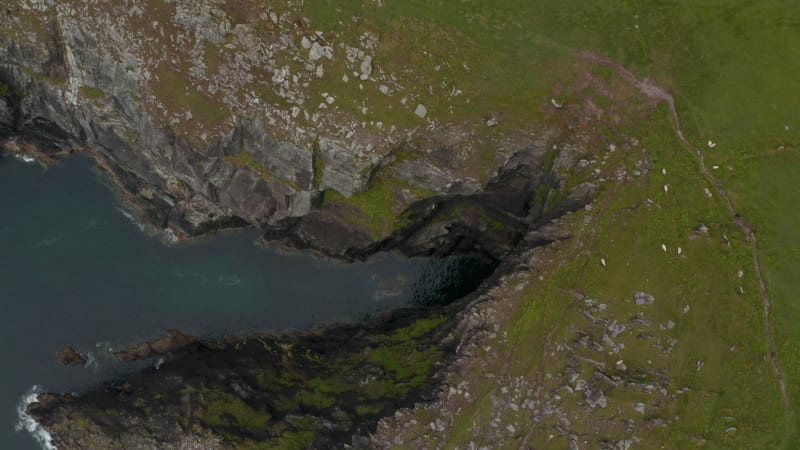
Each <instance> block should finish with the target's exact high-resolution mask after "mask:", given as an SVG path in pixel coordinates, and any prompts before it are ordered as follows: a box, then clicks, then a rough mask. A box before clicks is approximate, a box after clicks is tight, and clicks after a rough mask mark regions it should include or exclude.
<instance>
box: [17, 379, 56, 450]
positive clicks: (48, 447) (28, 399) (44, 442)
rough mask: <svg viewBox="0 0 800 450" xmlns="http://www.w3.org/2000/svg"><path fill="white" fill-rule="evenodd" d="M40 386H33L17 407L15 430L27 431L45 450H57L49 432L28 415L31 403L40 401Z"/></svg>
mask: <svg viewBox="0 0 800 450" xmlns="http://www.w3.org/2000/svg"><path fill="white" fill-rule="evenodd" d="M39 392H41V389H40V388H39V386H35V385H34V386H33V387H32V388H31V389H30V390H29V391H28V393H27V394H25V395H24V396H23V397H22V400H21V401H20V404H19V406H18V407H17V424H16V425H15V426H14V429H15V430H17V431H23V430H25V431H27V432H28V433H30V434H31V435H32V436H33V438H34V439H35V440H36V442H38V443H39V445H41V446H42V448H43V449H45V450H56V446H55V444H53V437H52V436H50V433H48V432H47V430H45V429H44V428H43V427H42V426H41V425H39V422H37V421H35V420H33V417H31V416H30V414H28V412H27V409H28V406H30V404H31V403H36V402H37V401H38V400H39Z"/></svg>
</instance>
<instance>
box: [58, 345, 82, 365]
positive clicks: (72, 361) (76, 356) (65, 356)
mask: <svg viewBox="0 0 800 450" xmlns="http://www.w3.org/2000/svg"><path fill="white" fill-rule="evenodd" d="M56 358H57V359H58V362H60V363H61V364H63V365H65V366H73V367H83V366H85V365H86V362H87V359H86V357H85V356H83V355H81V354H80V353H78V351H77V350H75V349H74V348H72V347H67V348H65V349H63V350H61V351H60V352H58V355H56Z"/></svg>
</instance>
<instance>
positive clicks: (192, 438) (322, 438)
mask: <svg viewBox="0 0 800 450" xmlns="http://www.w3.org/2000/svg"><path fill="white" fill-rule="evenodd" d="M348 20H349V21H351V22H352V23H350V24H349V26H347V27H344V28H337V29H336V30H338V31H330V30H325V31H323V30H322V29H319V28H317V26H316V24H315V23H314V22H313V21H312V20H311V19H310V18H308V17H305V16H304V15H303V10H302V8H300V7H297V6H293V5H291V4H289V3H288V2H278V3H275V4H273V3H268V4H267V3H263V2H248V1H244V0H243V1H225V2H223V1H212V0H201V1H184V0H177V1H166V0H148V1H145V2H127V1H126V2H115V3H113V4H108V3H107V2H88V1H81V0H71V1H64V2H50V1H46V0H13V1H11V2H10V3H9V4H8V5H6V6H4V7H3V8H2V9H0V87H1V89H0V94H2V95H0V135H2V137H3V142H2V146H3V149H4V150H5V151H7V152H14V153H22V154H25V153H29V154H32V155H35V156H38V157H40V158H43V159H47V158H51V157H57V156H58V155H61V154H64V153H69V152H73V151H88V152H91V153H92V154H93V155H94V157H95V158H96V160H97V162H98V165H99V166H100V167H101V168H102V169H103V170H105V171H106V172H107V174H108V178H109V180H111V181H112V182H114V184H115V185H116V187H117V188H118V189H119V190H120V192H121V194H122V197H123V198H124V200H125V201H126V204H127V205H128V207H129V208H130V209H132V210H134V211H135V212H136V214H137V215H138V216H139V217H140V218H141V219H143V220H144V221H145V222H147V223H149V224H151V225H152V226H153V228H154V229H155V230H158V231H164V232H168V233H170V234H171V235H176V236H178V237H179V238H188V237H194V236H200V235H203V234H205V233H208V232H212V231H215V230H220V229H224V228H230V227H259V228H262V229H263V230H264V232H265V235H264V238H265V239H267V240H275V239H281V240H283V241H284V242H286V243H287V244H289V245H290V246H292V247H295V248H302V249H310V250H314V251H318V252H322V253H325V254H327V255H331V256H335V257H339V258H343V259H359V258H362V257H365V256H367V255H369V254H371V253H374V252H376V251H382V250H399V251H402V252H404V253H406V254H408V255H431V256H444V255H449V254H454V253H477V254H480V255H483V256H485V257H486V258H488V259H492V260H495V261H501V260H504V258H505V259H506V264H507V265H508V267H513V266H514V264H515V261H516V260H514V259H509V258H508V255H513V254H516V253H519V252H521V251H522V249H524V248H529V247H532V246H536V245H541V244H544V243H548V242H552V241H554V240H557V239H560V238H562V237H563V236H562V235H561V234H560V233H558V232H552V230H551V231H550V232H540V231H538V228H539V227H541V226H543V225H546V224H548V223H549V222H550V220H551V219H553V218H556V217H559V216H561V215H563V214H565V213H567V212H569V211H572V210H575V209H577V208H580V207H582V206H583V205H585V204H586V203H587V202H588V201H589V199H591V198H592V196H593V195H594V194H595V191H596V189H597V187H596V185H595V184H594V183H592V182H591V181H590V180H592V178H593V176H594V173H593V172H591V171H590V170H589V169H586V166H580V165H579V166H578V169H575V164H576V162H577V160H578V159H580V157H582V156H583V154H584V152H585V149H584V148H583V147H581V146H580V145H576V146H568V145H562V146H555V145H552V143H551V137H552V133H553V132H554V131H553V129H542V128H538V129H537V128H535V127H534V126H533V125H532V124H528V123H526V119H524V118H519V117H513V116H509V115H504V112H503V111H489V110H481V109H477V108H475V107H474V106H473V105H474V104H475V103H478V101H477V97H479V96H480V93H472V94H470V93H464V92H463V91H462V90H461V89H460V88H459V87H458V82H457V79H458V77H459V76H462V75H463V74H462V75H453V74H454V73H455V72H459V71H461V72H469V71H470V68H469V67H468V65H467V64H466V63H462V64H458V63H456V61H455V60H451V59H448V57H446V56H444V55H439V56H440V58H438V59H437V58H428V57H427V53H425V55H426V58H421V57H419V55H416V54H415V55H414V57H413V58H412V59H413V60H414V61H416V62H417V65H416V66H414V67H408V65H406V64H399V63H397V62H396V61H395V60H393V59H390V58H389V57H388V55H390V54H391V53H392V52H397V51H398V49H397V44H396V42H393V41H391V40H389V41H388V42H387V40H386V39H384V35H383V34H382V33H380V32H378V31H376V30H375V25H374V24H369V23H362V22H361V21H360V16H358V15H354V16H350V17H348ZM450 45H452V43H450ZM464 45H465V46H468V42H465V43H464ZM451 48H454V47H451ZM400 51H405V50H402V49H401V50H400ZM462 66H463V68H462ZM463 76H466V75H463ZM433 78H436V79H435V80H434V79H433ZM473 99H476V100H474V101H473ZM554 104H555V103H554ZM538 107H539V106H537V108H538ZM557 107H558V108H561V106H560V105H558V106H557ZM458 108H461V110H463V112H462V113H459V114H454V112H453V111H454V109H458ZM557 128H558V127H555V129H557ZM561 131H562V132H564V130H561ZM581 169H585V170H583V172H581V171H580V170H581ZM576 170H578V172H576ZM576 174H577V175H576ZM520 243H523V244H524V245H523V246H522V247H520V246H519V244H520ZM488 287H489V286H487V288H488ZM455 311H456V310H455V309H446V310H444V311H441V310H436V311H430V310H428V311H424V314H423V312H419V311H418V312H416V313H415V314H413V315H412V316H413V320H412V319H409V318H408V317H405V318H404V319H403V320H400V321H399V322H398V321H392V320H390V321H389V323H390V325H387V323H386V322H381V323H378V324H373V325H369V326H366V327H350V328H347V327H346V328H340V329H336V330H330V331H327V332H324V333H322V334H317V335H313V336H303V337H287V336H283V337H270V338H263V337H261V338H250V339H245V340H244V341H243V342H241V343H239V344H236V343H227V344H222V346H219V345H218V344H215V343H199V344H196V345H193V346H191V348H190V349H189V350H185V351H183V352H182V353H179V354H178V355H176V356H175V359H174V361H173V362H170V363H167V364H166V365H164V366H163V368H162V369H161V371H160V372H159V371H152V372H146V373H142V374H140V375H137V376H136V377H135V378H134V379H132V380H130V381H129V382H128V383H124V384H121V385H116V386H114V387H110V388H107V389H102V390H99V391H96V392H93V393H91V394H88V395H87V396H85V397H82V398H79V399H76V398H73V397H62V396H51V395H47V396H42V397H41V398H40V403H39V404H37V405H33V406H32V407H31V409H30V411H31V413H32V414H33V415H34V416H35V417H36V418H37V419H38V420H40V421H41V423H42V424H44V426H45V427H46V428H48V429H49V430H51V431H52V432H53V433H54V436H55V440H56V442H57V443H58V444H59V445H61V446H63V447H65V448H73V447H75V448H83V447H98V448H100V447H114V446H120V445H140V446H141V445H144V446H154V447H169V446H172V447H175V448H184V447H192V446H197V445H200V446H203V448H212V447H213V446H218V447H220V448H227V447H233V446H242V445H243V446H248V445H255V443H256V442H270V443H271V444H270V445H272V444H274V445H278V444H281V445H283V444H286V445H294V444H297V443H298V442H299V443H300V444H298V445H316V446H324V447H327V446H330V445H334V444H335V443H342V442H349V441H350V436H351V435H352V434H358V433H364V432H369V430H370V428H371V427H374V425H375V423H376V422H377V420H378V419H379V418H380V417H382V416H385V415H388V414H390V413H392V412H393V411H394V410H395V409H397V408H398V407H400V406H409V405H411V404H413V402H414V401H417V400H421V399H426V398H430V397H431V396H432V395H433V392H435V389H436V386H437V384H436V383H437V380H439V378H437V377H436V376H435V374H436V373H437V370H438V366H437V365H436V363H435V361H437V360H444V358H445V357H446V355H447V354H448V352H449V351H451V350H452V347H453V346H455V345H457V343H458V340H457V337H458V336H457V334H456V335H454V334H452V333H451V332H452V331H453V330H457V328H455V327H456V326H457V325H458V324H459V323H461V321H458V320H450V319H448V317H452V315H453V314H454V313H455ZM431 315H433V317H434V319H431V318H430V317H431ZM426 317H427V318H426ZM462 331H463V330H462ZM448 336H449V337H448ZM443 340H444V341H443ZM443 342H444V343H443ZM408 358H411V359H410V360H407V359H408ZM397 361H401V363H400V364H401V365H403V364H408V367H402V366H398V362H397ZM343 369H346V370H348V371H352V372H350V373H348V374H347V377H345V378H346V379H342V378H341V373H339V372H341V371H342V370H343ZM334 372H335V373H334ZM315 374H316V375H315ZM276 389H277V390H276ZM341 405H344V406H341ZM348 408H349V409H348ZM156 424H159V425H157V426H156ZM154 427H155V428H154ZM284 441H285V442H284ZM293 443H294V444H293Z"/></svg>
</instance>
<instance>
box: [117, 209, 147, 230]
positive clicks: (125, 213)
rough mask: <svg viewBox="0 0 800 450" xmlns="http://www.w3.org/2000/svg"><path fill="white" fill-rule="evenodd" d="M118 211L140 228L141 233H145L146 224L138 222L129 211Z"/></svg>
mask: <svg viewBox="0 0 800 450" xmlns="http://www.w3.org/2000/svg"><path fill="white" fill-rule="evenodd" d="M117 211H119V212H121V213H122V215H123V216H125V217H126V218H127V219H128V220H130V221H131V222H133V224H134V225H136V227H138V228H139V231H144V229H145V226H144V224H143V223H141V222H139V221H138V220H136V217H134V216H133V214H131V213H129V212H128V211H125V210H124V209H122V208H117Z"/></svg>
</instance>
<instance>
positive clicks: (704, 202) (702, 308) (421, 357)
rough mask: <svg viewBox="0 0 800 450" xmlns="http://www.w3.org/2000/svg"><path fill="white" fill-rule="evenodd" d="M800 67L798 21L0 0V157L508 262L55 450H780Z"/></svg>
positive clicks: (189, 381)
mask: <svg viewBox="0 0 800 450" xmlns="http://www.w3.org/2000/svg"><path fill="white" fill-rule="evenodd" d="M798 74H800V5H799V4H798V3H797V2H796V1H795V0H785V1H784V0H774V1H769V2H752V1H744V0H707V1H696V0H676V1H670V2H664V1H639V2H626V1H621V0H596V1H591V2H589V1H575V0H562V1H546V0H526V1H522V0H506V1H503V2H497V1H490V0H441V1H427V0H425V1H423V0H402V1H401V0H278V1H257V0H192V1H189V0H173V1H170V0H143V1H123V0H120V1H110V2H104V1H99V2H98V1H88V0H87V1H83V0H63V1H58V2H51V1H47V0H8V1H7V2H6V4H4V5H3V6H2V8H0V98H2V102H0V135H2V136H5V138H4V141H3V142H4V144H3V150H4V151H6V152H19V153H28V154H33V155H37V156H39V157H41V158H50V157H57V156H58V154H60V152H62V151H72V150H80V151H90V152H92V153H93V155H94V156H95V157H96V159H97V160H98V163H99V165H100V166H101V167H102V168H103V169H104V170H105V171H106V172H107V173H108V177H109V179H110V180H112V181H113V182H114V183H115V184H116V185H117V186H118V188H119V189H120V192H121V193H122V196H123V198H124V199H125V200H126V201H127V202H128V203H129V204H130V205H131V206H132V207H134V208H135V209H136V210H137V211H138V213H139V214H140V215H141V217H142V218H144V219H147V220H148V222H149V223H151V224H152V226H153V227H154V229H160V230H166V229H169V230H171V231H172V232H174V233H175V234H177V235H178V236H180V237H192V236H198V235H202V234H205V233H207V232H210V231H214V230H218V229H222V228H230V227H244V226H258V227H262V228H263V229H264V230H265V239H277V238H280V239H285V240H286V242H288V243H289V244H290V245H292V246H294V247H297V248H308V249H311V250H314V251H319V252H322V253H325V254H328V255H331V256H334V257H339V258H344V259H360V258H363V257H365V256H367V255H369V254H371V253H373V252H376V251H380V250H399V251H401V252H404V253H406V254H408V255H435V256H442V255H447V254H452V253H477V254H480V255H482V256H484V257H486V258H487V259H491V260H493V261H495V262H498V263H499V266H498V269H497V273H496V274H495V275H494V276H493V277H490V278H489V279H488V280H487V281H486V282H484V284H483V286H482V287H481V288H480V289H479V290H478V291H477V292H475V293H474V294H473V295H471V296H470V297H468V298H466V299H465V300H464V301H462V302H460V303H459V304H457V305H452V306H450V307H446V308H429V309H420V310H414V311H412V312H406V313H403V314H401V315H400V316H399V317H390V318H384V319H383V320H382V321H380V322H378V323H370V324H364V325H359V326H356V327H355V328H347V327H346V328H341V329H337V328H333V329H328V330H325V331H320V332H319V333H317V334H313V335H304V336H277V337H261V338H257V337H253V338H242V339H241V340H240V341H239V342H236V343H235V342H225V343H207V342H206V343H201V344H193V345H191V346H190V347H188V348H185V349H184V350H182V351H177V352H175V353H174V354H173V355H172V357H171V360H170V361H168V362H167V363H165V364H164V365H163V366H162V367H161V369H160V371H159V372H155V371H146V372H144V373H141V374H139V375H137V376H134V377H133V378H132V379H131V380H129V381H127V382H126V383H121V384H117V385H114V386H108V387H104V388H99V389H98V390H97V391H93V392H89V393H86V394H85V395H82V396H79V397H73V396H55V395H47V396H42V397H41V398H40V400H41V403H39V404H34V405H32V406H31V408H30V411H31V414H32V415H33V416H34V417H35V418H37V419H38V420H39V421H40V423H42V425H43V426H44V427H45V428H46V429H47V430H49V431H50V433H51V434H52V437H53V443H54V444H55V445H57V446H58V447H59V448H114V447H123V446H128V447H126V448H133V447H134V446H136V445H140V446H144V447H160V448H329V447H342V446H345V445H354V446H356V447H364V448H369V447H377V448H459V449H477V448H561V449H563V448H569V449H594V448H609V449H610V448H614V449H628V448H631V449H635V448H641V449H651V448H676V449H683V448H724V449H733V448H737V449H738V448H753V449H766V448H784V449H791V448H797V447H798V446H800V436H799V435H798V432H800V430H799V429H798V425H800V414H798V413H799V412H800V327H798V326H797V323H798V320H800V301H798V299H797V298H796V294H797V293H798V292H800V250H799V249H800V227H798V226H797V225H798V224H800V210H798V208H797V207H796V206H797V197H798V194H800V170H798V169H800V153H798V152H799V151H800V148H799V147H798V143H799V142H800V120H799V119H800V77H798Z"/></svg>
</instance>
